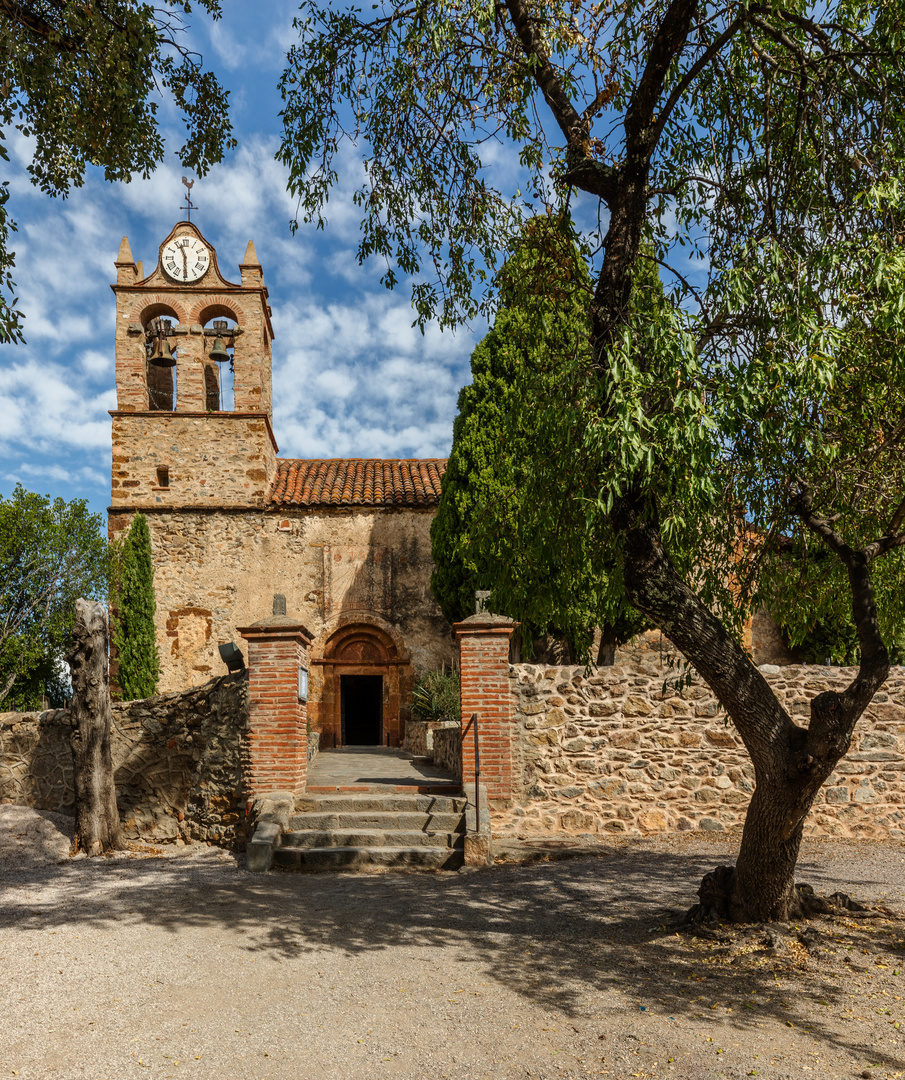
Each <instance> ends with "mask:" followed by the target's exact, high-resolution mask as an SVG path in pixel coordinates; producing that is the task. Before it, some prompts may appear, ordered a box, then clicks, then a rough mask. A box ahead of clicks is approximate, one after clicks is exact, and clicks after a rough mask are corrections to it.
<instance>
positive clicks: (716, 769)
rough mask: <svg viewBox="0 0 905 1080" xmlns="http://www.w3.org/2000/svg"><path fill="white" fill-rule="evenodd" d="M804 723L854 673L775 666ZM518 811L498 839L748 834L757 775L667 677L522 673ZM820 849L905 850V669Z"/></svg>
mask: <svg viewBox="0 0 905 1080" xmlns="http://www.w3.org/2000/svg"><path fill="white" fill-rule="evenodd" d="M761 671H762V672H763V673H764V675H765V676H766V678H767V680H768V681H769V682H770V684H771V685H772V686H773V688H774V689H775V691H776V692H777V694H778V696H779V698H780V699H781V700H782V701H783V703H784V705H785V707H786V708H787V709H788V711H789V713H790V715H792V716H793V717H795V718H799V717H800V718H801V722H802V723H806V722H807V716H808V710H809V702H810V699H811V698H813V697H814V696H815V695H816V694H819V693H821V692H822V691H825V690H836V689H842V688H843V687H845V686H846V685H847V684H848V683H849V682H850V681H851V679H852V677H853V675H854V669H852V668H828V667H806V666H790V667H782V668H781V667H778V666H774V665H764V666H762V667H761ZM509 672H510V685H511V687H512V692H513V695H514V699H515V701H514V713H515V720H514V725H513V727H514V758H515V766H516V791H517V797H516V799H515V800H513V805H511V806H509V807H506V808H502V809H501V808H497V809H496V810H495V811H494V832H495V833H497V834H499V835H504V836H505V835H532V834H542V833H546V832H553V831H556V832H562V831H565V832H568V833H575V834H580V833H613V834H619V833H621V834H634V835H638V834H645V833H652V832H666V831H676V830H678V831H683V830H691V829H701V830H705V831H712V832H718V831H722V830H724V829H730V828H733V827H735V826H739V825H741V823H742V822H743V820H744V816H745V810H746V808H747V805H748V801H749V799H750V796H751V792H752V791H753V785H754V770H753V767H752V765H751V762H750V760H749V758H748V755H747V754H746V752H745V750H744V747H743V746H742V743H741V740H740V739H739V737H738V735H737V734H736V731H735V729H734V727H733V726H732V725H731V723H728V722H727V719H726V714H725V712H723V711H722V710H721V709H720V706H719V704H718V702H717V700H716V699H715V697H714V696H713V694H712V693H711V691H710V689H709V687H707V686H706V685H705V684H704V683H703V682H702V681H701V680H699V679H697V678H694V680H693V682H692V683H691V685H690V686H687V687H685V688H684V689H676V688H674V687H670V686H666V687H664V683H665V681H666V680H667V679H668V678H669V676H670V674H671V672H670V670H669V668H668V667H667V666H666V665H665V664H660V663H654V662H643V661H635V662H633V663H627V664H626V663H622V664H618V665H617V666H614V667H611V668H607V669H599V670H598V671H597V672H596V674H593V675H591V676H586V674H585V669H584V668H581V667H546V666H538V665H532V664H519V665H514V666H511V667H510V669H509ZM805 832H806V834H809V835H824V836H851V837H880V838H882V837H889V838H895V839H899V840H901V839H905V668H901V667H896V668H893V669H892V673H891V675H890V678H889V680H888V681H887V683H886V685H885V686H884V687H883V689H882V691H881V692H880V693H878V694H877V695H876V697H875V698H874V701H873V703H872V704H871V706H870V708H869V709H868V710H867V711H866V713H865V715H864V716H863V717H862V719H861V721H860V722H859V724H858V727H857V729H856V733H855V738H854V740H853V744H852V748H851V750H850V751H849V753H848V755H847V756H846V757H845V758H844V759H843V760H842V761H841V762H840V763H839V766H838V768H837V770H836V772H835V773H834V774H833V775H832V777H831V778H830V780H829V781H828V782H827V784H826V785H825V786H824V788H823V790H822V791H821V792H820V794H819V795H818V798H817V801H816V803H815V805H814V808H813V810H812V811H811V814H810V815H809V817H808V821H807V823H806V826H805Z"/></svg>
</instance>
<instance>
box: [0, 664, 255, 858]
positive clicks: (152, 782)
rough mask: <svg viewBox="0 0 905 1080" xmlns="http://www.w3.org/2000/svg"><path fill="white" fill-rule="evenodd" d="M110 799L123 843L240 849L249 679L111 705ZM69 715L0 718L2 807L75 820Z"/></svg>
mask: <svg viewBox="0 0 905 1080" xmlns="http://www.w3.org/2000/svg"><path fill="white" fill-rule="evenodd" d="M112 720H113V741H112V748H113V765H114V769H115V780H116V796H117V804H118V806H119V812H120V819H121V820H122V822H123V832H124V835H125V837H126V838H127V839H133V840H134V839H141V840H158V841H159V840H182V841H185V840H206V841H209V842H212V843H218V844H224V845H228V846H244V842H245V839H246V820H245V801H244V796H243V789H242V776H243V756H242V755H243V746H242V743H243V736H244V733H245V730H246V728H247V724H248V679H247V677H246V676H245V675H231V676H227V677H224V678H220V679H215V680H213V681H212V682H209V683H208V684H207V685H205V686H201V687H196V688H193V689H191V690H186V691H183V692H181V693H174V694H161V695H159V696H157V697H153V698H148V699H147V700H144V701H129V702H123V703H119V704H115V705H114V706H113V716H112ZM70 734H71V727H70V721H69V713H68V711H67V710H65V709H56V710H52V711H50V712H43V713H2V714H0V802H5V803H15V804H18V805H21V806H33V807H35V808H36V809H39V810H53V811H56V812H59V813H64V814H73V813H74V812H75V806H74V804H75V795H74V790H73V778H72V750H71V747H70Z"/></svg>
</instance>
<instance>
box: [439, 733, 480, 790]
mask: <svg viewBox="0 0 905 1080" xmlns="http://www.w3.org/2000/svg"><path fill="white" fill-rule="evenodd" d="M461 742H462V726H461V724H456V723H450V724H446V725H445V726H444V727H442V728H438V730H437V731H435V732H434V764H435V765H436V766H437V768H438V769H443V770H444V771H445V772H448V773H449V774H450V776H455V777H457V778H458V779H460V780H461V779H462V747H461ZM465 779H466V782H467V780H468V778H467V777H466V778H465ZM472 779H474V778H472Z"/></svg>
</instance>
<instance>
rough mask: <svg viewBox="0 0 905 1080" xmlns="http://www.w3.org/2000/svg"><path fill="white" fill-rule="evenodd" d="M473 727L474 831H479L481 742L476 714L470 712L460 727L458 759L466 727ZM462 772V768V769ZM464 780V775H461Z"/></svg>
mask: <svg viewBox="0 0 905 1080" xmlns="http://www.w3.org/2000/svg"><path fill="white" fill-rule="evenodd" d="M471 727H473V728H474V810H475V832H480V831H481V789H480V783H481V744H480V741H479V739H478V714H477V713H472V714H471V719H470V720H469V721H468V723H467V724H466V725H465V727H464V728H463V729H462V738H461V739H460V740H459V759H460V760H461V757H462V747H463V746H464V745H465V736H466V735H467V734H468V729H469V728H471ZM462 771H463V774H464V771H465V770H464V769H463V770H462ZM463 781H464V775H463Z"/></svg>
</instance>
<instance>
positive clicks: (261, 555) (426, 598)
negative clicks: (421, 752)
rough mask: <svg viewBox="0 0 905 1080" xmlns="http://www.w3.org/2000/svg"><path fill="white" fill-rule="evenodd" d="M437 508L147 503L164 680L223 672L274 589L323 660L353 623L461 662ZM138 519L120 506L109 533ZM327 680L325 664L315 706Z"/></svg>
mask: <svg viewBox="0 0 905 1080" xmlns="http://www.w3.org/2000/svg"><path fill="white" fill-rule="evenodd" d="M433 516H434V511H433V509H424V510H420V509H415V508H406V509H405V510H402V511H398V510H395V509H393V508H391V507H387V508H380V507H367V508H362V509H360V510H359V509H354V510H351V511H349V510H345V509H340V508H333V509H331V508H329V507H324V508H320V509H317V510H311V509H295V510H293V509H286V508H282V509H279V510H273V511H254V510H249V511H245V512H233V513H230V512H225V511H224V512H219V513H218V512H211V513H205V512H202V511H187V512H163V513H159V514H157V513H153V512H149V513H148V514H147V517H148V525H149V527H150V532H151V545H152V549H153V553H154V588H155V592H156V597H157V615H156V620H157V641H158V645H159V647H160V653H161V664H162V672H161V683H160V685H161V688H162V689H163V690H166V691H172V690H179V689H181V688H183V687H185V686H191V685H199V684H200V683H202V682H206V681H207V680H208V679H210V678H211V676H212V675H217V674H219V673H220V672H222V671H223V664H222V661H221V660H220V657H219V655H218V653H217V646H218V645H220V644H222V643H224V642H227V641H235V642H236V643H237V644H238V645H240V646H242V647H243V649H244V643H243V642H242V641H241V639H240V638H239V636H238V634H237V633H236V627H237V626H248V625H250V624H251V623H253V622H255V621H257V620H258V619H260V618H261V617H262V616H263V615H266V614H268V613H269V612H270V610H271V604H272V600H273V594H274V593H282V594H283V595H285V597H286V610H287V611H288V612H289V613H290V614H291V615H292V617H293V618H297V619H299V620H300V621H301V622H302V623H303V624H304V625H305V626H307V627H308V629H309V630H310V631H311V632H312V634H313V635H314V644H313V646H312V650H311V654H312V658H314V659H315V660H316V659H317V658H318V657H320V656H322V655H323V652H324V648H325V645H326V643H327V641H328V639H329V637H330V635H331V634H333V633H334V632H335V631H336V630H337V629H338V628H340V627H342V626H344V625H348V624H350V623H354V624H371V625H373V626H375V627H377V628H378V629H380V630H382V631H385V632H386V633H387V634H389V635H390V637H391V638H393V639H394V640H395V641H396V642H397V643H398V645H399V651H400V653H401V654H403V655H404V656H405V657H406V658H407V659H410V661H411V668H412V670H413V671H415V672H418V671H421V670H425V669H428V668H439V667H441V666H442V665H443V663H444V662H445V663H446V664H451V663H452V661H453V657H454V653H455V646H454V643H453V640H452V637H451V635H450V630H449V626H448V625H447V623H446V622H445V620H444V619H443V616H442V614H441V612H440V609H439V607H438V606H437V603H436V601H435V600H434V598H433V595H432V594H431V591H430V575H431V571H432V569H433V562H432V560H431V545H430V524H431V521H432V520H433ZM130 520H131V516H130V515H128V514H113V515H111V519H110V526H111V531H112V532H117V531H119V530H121V529H122V528H124V527H125V526H126V525H127V524H128V523H129V521H130ZM320 678H321V671H320V670H319V668H318V667H317V665H316V663H315V664H314V665H313V666H312V669H311V701H312V703H313V704H314V703H316V702H317V701H318V700H319V694H320V690H321V686H320V682H319V680H320ZM405 689H408V690H409V691H410V687H408V688H404V690H405ZM409 697H410V694H409V693H403V695H402V700H403V701H404V702H405V705H404V708H405V709H406V710H407V702H408V700H409ZM315 714H316V709H315V710H313V713H312V715H313V716H314V715H315ZM317 726H318V725H317V723H315V727H317Z"/></svg>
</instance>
